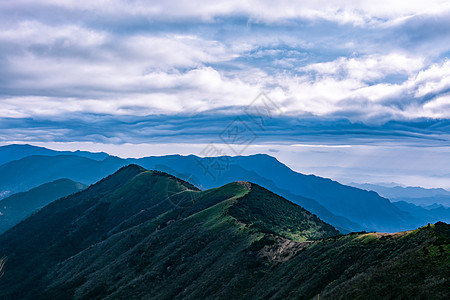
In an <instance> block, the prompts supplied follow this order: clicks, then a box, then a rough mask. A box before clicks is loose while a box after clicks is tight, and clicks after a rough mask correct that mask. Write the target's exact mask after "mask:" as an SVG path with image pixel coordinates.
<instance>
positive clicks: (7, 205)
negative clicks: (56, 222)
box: [0, 179, 87, 234]
mask: <svg viewBox="0 0 450 300" xmlns="http://www.w3.org/2000/svg"><path fill="white" fill-rule="evenodd" d="M86 187H87V186H86V185H84V184H82V183H79V182H75V181H72V180H70V179H59V180H55V181H53V182H49V183H45V184H43V185H40V186H38V187H36V188H34V189H31V190H29V191H28V192H23V193H17V194H14V195H12V196H10V197H8V198H5V199H3V200H0V234H1V233H3V232H5V231H6V230H8V229H9V228H11V227H13V226H14V225H16V224H17V223H19V222H20V221H22V220H23V219H25V218H26V217H28V216H29V215H31V214H32V213H34V212H35V211H36V210H38V209H39V208H41V207H44V206H45V205H47V204H49V203H50V202H52V201H54V200H56V199H59V198H61V197H65V196H67V195H70V194H73V193H76V192H78V191H81V190H83V189H85V188H86Z"/></svg>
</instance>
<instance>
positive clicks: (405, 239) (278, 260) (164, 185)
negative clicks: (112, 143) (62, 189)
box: [0, 165, 450, 299]
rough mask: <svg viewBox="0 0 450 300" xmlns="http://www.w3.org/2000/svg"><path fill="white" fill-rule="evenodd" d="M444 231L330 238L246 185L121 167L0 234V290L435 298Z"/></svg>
mask: <svg viewBox="0 0 450 300" xmlns="http://www.w3.org/2000/svg"><path fill="white" fill-rule="evenodd" d="M449 241H450V232H449V225H447V224H444V223H437V224H436V225H435V226H429V227H424V228H421V229H419V230H416V231H413V232H405V233H400V234H393V235H387V234H375V233H369V234H367V233H358V234H349V235H345V236H342V235H339V233H338V232H337V231H336V230H335V229H334V228H333V227H331V226H330V225H328V224H326V223H324V222H323V221H321V220H320V219H318V218H317V217H316V216H314V215H312V214H311V213H309V212H308V211H306V210H304V209H303V208H301V207H299V206H297V205H295V204H293V203H291V202H289V201H287V200H285V199H284V198H282V197H280V196H278V195H276V194H274V193H272V192H270V191H268V190H266V189H264V188H262V187H260V186H258V185H256V184H252V183H248V182H233V183H230V184H227V185H225V186H222V187H220V188H214V189H210V190H206V191H199V190H198V189H196V188H195V187H194V186H192V185H191V184H189V183H187V182H185V181H183V180H180V179H178V178H176V177H173V176H171V175H168V174H166V173H162V172H158V171H146V170H145V169H143V168H141V167H138V166H135V165H131V166H128V167H124V168H122V169H120V170H119V171H118V172H116V173H115V174H113V175H111V176H109V177H107V178H105V179H103V180H102V181H100V182H99V183H97V184H95V185H93V186H91V187H89V188H88V189H86V190H84V191H82V192H80V193H77V194H75V195H72V196H69V197H66V198H62V199H59V200H57V201H55V202H53V203H51V204H50V205H48V206H46V207H45V208H43V209H42V210H40V211H39V212H38V213H36V214H34V215H33V216H31V217H30V218H28V219H27V220H25V221H24V222H22V223H20V224H18V225H17V226H15V227H14V228H12V229H11V230H9V231H7V232H6V233H5V234H3V235H0V257H3V256H7V257H8V260H7V261H6V264H5V266H4V275H3V277H2V278H1V279H0V298H1V299H287V298H292V299H312V298H313V297H316V296H317V295H318V294H320V298H321V299H327V298H328V299H336V298H339V297H341V296H342V297H343V298H365V299H367V298H374V299H375V298H377V299H379V298H380V296H385V297H384V298H405V299H406V298H408V299H413V298H417V299H426V298H430V299H436V298H442V297H444V298H445V297H446V296H449V290H448V284H449V276H448V275H449V274H448V270H449V269H450V268H449V266H450V261H449V256H450V255H449V252H450V251H449V250H450V249H449ZM393 272H394V273H393ZM393 274H394V275H395V282H399V283H401V284H400V285H395V286H394V287H392V288H390V289H387V290H384V289H382V286H383V285H386V284H388V283H389V280H391V281H392V276H393ZM424 274H426V275H427V276H425V277H424ZM391 285H394V284H392V282H391ZM372 286H374V287H376V289H372ZM399 295H400V296H399Z"/></svg>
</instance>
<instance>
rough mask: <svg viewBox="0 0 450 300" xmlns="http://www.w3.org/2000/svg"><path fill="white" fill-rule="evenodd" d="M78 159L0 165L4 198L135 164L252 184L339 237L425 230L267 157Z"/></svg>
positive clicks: (86, 180) (354, 191)
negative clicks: (340, 234) (317, 220)
mask: <svg viewBox="0 0 450 300" xmlns="http://www.w3.org/2000/svg"><path fill="white" fill-rule="evenodd" d="M6 147H8V148H7V149H6V150H7V151H6V152H4V147H0V157H6V154H1V153H8V151H9V152H11V148H13V147H14V146H6ZM21 147H22V146H21ZM26 149H27V153H28V154H32V153H33V151H32V149H33V146H27V147H26ZM42 151H43V149H42V148H37V152H42ZM74 153H76V152H69V153H65V154H63V155H56V154H58V152H52V156H44V155H32V156H27V157H24V158H21V159H18V160H14V161H9V162H7V163H5V164H3V165H1V166H0V192H2V193H4V194H6V193H10V194H11V193H17V192H22V191H27V190H29V189H31V188H33V187H36V186H38V185H41V184H44V183H47V182H50V181H53V180H56V179H60V178H68V179H71V180H74V181H77V182H81V183H83V184H92V183H94V182H96V181H98V180H100V179H101V178H104V177H105V176H107V175H109V174H111V173H113V172H115V171H117V170H118V169H119V168H121V167H123V166H125V165H128V164H130V163H134V164H138V165H140V166H142V167H144V168H147V169H153V170H160V171H164V172H167V173H170V174H172V175H175V176H177V177H179V178H182V179H184V180H186V181H189V182H191V183H193V184H194V185H196V186H197V187H199V188H201V189H208V188H214V187H219V186H222V185H224V184H227V183H229V182H233V181H251V182H254V183H256V184H258V185H261V186H263V187H265V188H267V189H270V190H272V191H274V192H276V193H277V194H279V195H281V196H283V197H285V198H287V199H288V200H290V201H292V202H294V203H296V204H298V205H300V206H302V207H304V208H305V209H307V210H309V211H311V212H313V213H314V214H316V215H318V216H319V217H320V218H321V219H323V220H324V221H326V222H328V223H330V224H332V225H333V226H335V227H336V228H338V229H339V230H340V231H341V232H350V231H361V230H368V231H384V232H395V231H400V230H407V229H411V228H416V227H418V226H420V225H424V222H423V220H422V219H417V218H415V217H414V216H412V215H411V214H409V213H407V212H404V211H402V210H400V209H398V207H396V206H394V205H392V203H391V202H390V201H389V200H388V199H386V198H382V197H380V196H379V195H378V194H376V193H375V192H367V191H365V190H362V189H358V188H354V187H350V186H345V185H342V184H340V183H338V182H336V181H332V180H330V179H325V178H321V177H318V176H314V175H304V174H301V173H297V172H294V171H292V170H291V169H289V168H288V167H287V166H285V165H284V164H282V163H280V162H279V161H278V160H276V159H275V158H273V157H271V156H268V155H251V156H237V157H218V158H200V157H197V156H194V155H190V156H180V155H168V156H155V157H145V158H141V159H121V158H118V157H114V156H107V157H106V158H105V159H103V160H98V159H92V158H88V157H86V156H89V155H88V154H86V153H85V154H84V155H83V156H78V155H74ZM93 155H94V156H95V157H96V158H99V157H98V156H97V155H103V154H93ZM425 224H426V223H425Z"/></svg>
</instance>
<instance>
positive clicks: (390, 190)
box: [351, 183, 450, 207]
mask: <svg viewBox="0 0 450 300" xmlns="http://www.w3.org/2000/svg"><path fill="white" fill-rule="evenodd" d="M351 185H352V186H354V187H357V188H361V189H364V190H368V191H375V192H377V193H378V194H380V195H381V196H383V197H386V198H389V199H390V200H391V201H393V202H399V201H404V202H408V203H412V204H414V205H419V206H424V207H427V206H430V205H434V204H437V205H443V206H445V207H450V192H449V191H447V190H445V189H442V188H433V189H425V188H421V187H412V186H408V187H402V186H398V185H395V184H394V185H393V186H383V185H377V184H368V183H364V184H357V183H352V184H351Z"/></svg>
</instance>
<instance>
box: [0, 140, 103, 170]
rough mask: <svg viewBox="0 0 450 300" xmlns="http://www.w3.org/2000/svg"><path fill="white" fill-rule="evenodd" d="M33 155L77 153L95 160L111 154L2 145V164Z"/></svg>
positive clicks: (0, 159)
mask: <svg viewBox="0 0 450 300" xmlns="http://www.w3.org/2000/svg"><path fill="white" fill-rule="evenodd" d="M31 155H45V156H57V155H76V156H81V157H87V158H90V159H95V160H103V159H105V158H107V157H108V156H109V154H107V153H104V152H97V153H93V152H88V151H80V150H77V151H55V150H51V149H47V148H44V147H37V146H32V145H21V144H20V145H19V144H14V145H6V146H1V147H0V165H3V164H5V163H7V162H10V161H13V160H18V159H21V158H25V157H27V156H31Z"/></svg>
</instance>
